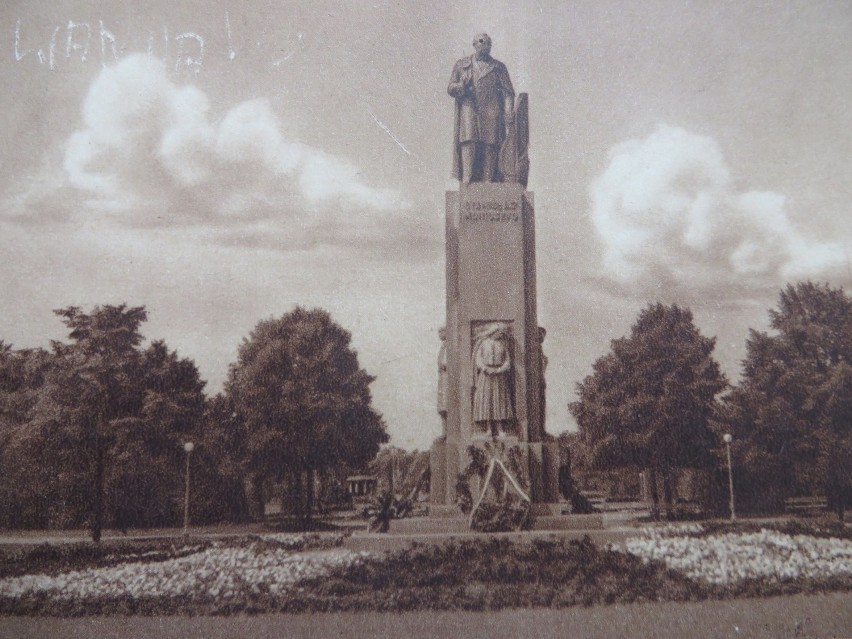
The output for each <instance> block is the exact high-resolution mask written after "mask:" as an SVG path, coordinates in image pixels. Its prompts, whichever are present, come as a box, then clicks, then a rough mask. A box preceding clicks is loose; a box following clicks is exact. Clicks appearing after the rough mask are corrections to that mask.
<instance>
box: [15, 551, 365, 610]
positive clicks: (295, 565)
mask: <svg viewBox="0 0 852 639" xmlns="http://www.w3.org/2000/svg"><path fill="white" fill-rule="evenodd" d="M274 540H275V541H277V542H280V543H281V544H282V546H281V547H270V545H268V544H267V545H265V547H261V546H259V545H258V544H256V543H252V544H249V545H248V546H246V547H236V548H234V547H231V548H229V547H222V546H221V545H215V546H213V547H211V548H209V549H207V550H204V551H202V552H198V553H196V554H193V555H189V556H187V557H180V558H178V559H171V560H167V561H163V562H151V563H140V562H134V563H127V564H121V565H118V566H112V567H108V568H92V569H87V570H79V571H72V572H67V573H63V574H61V575H57V576H53V577H52V576H47V575H24V576H21V577H14V578H10V579H4V580H0V597H13V598H29V597H32V596H47V597H49V598H51V599H55V600H66V601H67V600H72V601H73V600H76V601H80V600H90V599H96V598H102V597H106V598H117V599H118V598H120V599H140V598H143V597H150V596H162V597H181V596H188V597H192V598H207V597H211V598H216V599H227V598H229V597H232V596H237V595H238V594H246V593H249V594H263V593H268V594H270V595H280V594H283V593H284V592H286V591H287V590H288V589H289V588H290V587H292V586H293V584H295V583H296V582H298V581H300V580H302V579H306V578H310V577H320V576H323V575H325V574H328V572H329V571H330V570H331V569H332V568H335V567H338V566H347V565H352V564H354V563H357V562H359V561H361V560H362V559H363V558H364V556H365V555H366V553H355V552H353V551H350V550H345V549H341V548H335V549H332V550H319V551H309V552H306V553H301V554H300V553H293V552H292V551H291V550H289V549H288V548H291V547H293V546H296V545H298V544H297V543H292V542H293V540H292V539H289V538H287V539H284V538H280V539H279V538H274Z"/></svg>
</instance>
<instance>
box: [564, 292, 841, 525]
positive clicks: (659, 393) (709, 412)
mask: <svg viewBox="0 0 852 639" xmlns="http://www.w3.org/2000/svg"><path fill="white" fill-rule="evenodd" d="M770 325H771V329H772V331H771V332H760V331H754V330H752V331H751V332H750V335H749V338H748V341H747V351H746V358H745V360H744V361H743V371H742V378H741V380H740V382H739V383H738V384H736V385H734V386H732V385H731V384H730V383H729V381H728V380H727V379H726V378H725V376H724V374H723V373H722V372H721V370H720V368H719V365H718V364H717V363H716V361H715V360H714V359H713V349H714V346H715V340H714V339H713V338H708V337H704V336H702V335H701V334H700V332H699V331H698V329H697V328H696V327H695V325H694V323H693V318H692V314H691V312H690V311H689V310H688V309H685V308H681V307H679V306H677V305H673V306H665V305H662V304H652V305H650V306H649V307H647V308H646V309H645V310H643V311H642V312H641V313H640V315H639V318H638V320H637V322H636V324H634V326H633V327H632V330H631V333H630V335H629V337H624V338H621V339H616V340H613V342H612V349H611V351H610V352H609V353H608V354H607V355H605V356H603V357H601V358H600V359H598V360H597V361H596V362H595V363H594V366H593V373H592V374H591V375H589V376H588V377H586V379H585V380H584V381H583V382H581V383H580V384H578V385H577V392H578V396H579V397H578V400H577V401H575V402H573V403H571V404H570V405H569V409H570V410H571V412H572V414H573V415H574V416H575V417H576V419H577V422H578V424H579V428H580V442H581V448H582V450H581V451H578V452H579V455H578V457H580V458H582V459H585V460H587V462H588V464H589V465H590V466H591V467H592V468H596V469H625V468H632V469H635V470H637V471H638V470H640V469H641V470H644V471H645V472H647V473H648V475H649V479H650V481H649V485H650V489H651V497H652V500H653V503H654V507H655V510H657V511H658V508H659V506H658V505H659V503H660V502H662V503H663V504H664V505H665V507H666V510H667V512H669V513H670V512H671V510H672V505H673V483H674V478H675V475H676V474H677V472H678V471H679V470H682V469H699V470H703V471H706V472H707V474H708V477H709V478H710V488H711V489H712V485H713V484H714V483H715V484H716V485H718V480H719V478H720V477H719V474H718V473H717V475H716V481H715V482H714V481H713V472H714V470H715V471H718V470H719V469H720V468H722V467H723V462H722V454H721V453H722V451H721V443H720V442H721V436H722V434H723V433H731V434H732V435H733V437H734V442H735V449H734V450H735V455H734V464H735V469H734V470H735V481H736V484H737V487H738V490H737V492H738V497H739V499H740V503H741V505H742V506H744V507H746V508H748V509H750V510H753V511H778V510H780V509H781V508H783V505H784V500H785V499H786V498H787V497H791V496H795V495H813V494H824V495H826V496H827V498H828V500H829V503H830V505H831V506H832V507H833V508H835V509H837V510H838V514H839V515H840V516H841V517H842V514H843V508H844V506H848V504H849V502H850V492H849V491H850V486H852V476H850V469H852V463H850V462H852V299H850V298H849V296H847V295H846V294H845V293H844V292H843V290H842V289H839V288H831V287H830V286H828V285H817V284H814V283H812V282H802V283H799V284H797V285H795V286H794V285H788V286H787V287H786V288H785V289H784V290H783V291H782V292H781V295H780V299H779V303H778V308H777V309H775V310H771V311H770ZM658 486H661V487H662V492H663V495H662V499H660V496H659V495H658ZM709 492H710V494H712V490H710V491H709ZM718 492H719V491H717V494H718ZM723 503H724V502H723Z"/></svg>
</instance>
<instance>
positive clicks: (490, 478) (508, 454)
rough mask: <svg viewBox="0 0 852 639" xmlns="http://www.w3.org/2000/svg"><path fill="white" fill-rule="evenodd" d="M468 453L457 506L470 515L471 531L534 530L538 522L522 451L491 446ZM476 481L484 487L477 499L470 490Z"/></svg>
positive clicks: (460, 477) (498, 445) (460, 475)
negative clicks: (533, 507) (535, 517)
mask: <svg viewBox="0 0 852 639" xmlns="http://www.w3.org/2000/svg"><path fill="white" fill-rule="evenodd" d="M467 452H468V456H469V458H470V462H469V463H468V465H467V467H466V468H465V469H464V471H463V472H462V473H460V474H459V476H458V481H457V482H456V495H457V500H456V503H457V504H458V506H459V507H460V508H461V510H462V512H463V513H465V514H466V515H468V517H469V519H468V522H469V526H470V529H471V530H476V531H479V532H511V531H517V530H528V529H529V528H531V527H532V525H533V523H534V521H535V519H534V517H533V514H532V503H531V500H530V497H529V479H528V478H527V474H526V472H525V470H526V469H525V466H524V464H522V463H521V453H520V450H519V449H518V448H517V447H513V448H509V449H506V447H505V446H504V445H503V444H502V443H501V442H494V443H491V442H488V443H486V445H485V449H482V448H477V447H475V446H470V447H469V448H468V451H467ZM504 460H505V461H504ZM474 477H478V478H479V486H480V490H479V491H478V493H477V494H476V495H473V494H472V493H471V489H470V481H471V479H473V478H474Z"/></svg>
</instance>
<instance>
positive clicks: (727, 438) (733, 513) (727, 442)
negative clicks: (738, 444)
mask: <svg viewBox="0 0 852 639" xmlns="http://www.w3.org/2000/svg"><path fill="white" fill-rule="evenodd" d="M722 440H723V441H724V442H725V448H726V450H727V452H728V490H729V491H730V493H731V521H736V519H737V511H736V509H735V508H734V470H733V467H732V465H731V442H732V441H734V438H733V437H731V434H730V433H725V436H724V437H722Z"/></svg>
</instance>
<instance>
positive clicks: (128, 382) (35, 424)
mask: <svg viewBox="0 0 852 639" xmlns="http://www.w3.org/2000/svg"><path fill="white" fill-rule="evenodd" d="M55 313H56V314H57V315H59V316H60V317H62V318H63V319H62V321H63V323H64V324H65V325H66V326H67V327H68V328H69V329H70V333H69V337H70V339H71V342H70V343H62V342H54V343H53V361H52V365H51V366H50V368H49V370H48V372H47V374H46V376H45V381H44V384H43V385H42V386H41V388H40V392H39V396H38V399H37V401H36V403H35V405H34V407H33V410H32V418H31V420H30V421H29V422H28V423H27V424H26V427H25V433H26V437H25V438H24V439H23V440H22V441H23V442H24V443H25V444H26V448H27V450H28V451H29V452H30V457H31V459H33V460H35V461H36V462H37V463H38V465H40V467H41V468H42V469H44V471H45V472H49V473H50V474H51V475H52V476H54V477H55V478H56V483H57V484H58V485H59V486H60V487H61V488H62V490H63V491H65V493H64V498H63V499H55V500H54V503H52V504H51V505H50V506H51V507H53V508H57V509H60V511H61V513H62V514H63V515H64V517H63V518H61V519H59V524H60V525H78V524H80V523H83V522H84V521H85V522H87V523H88V524H89V527H90V529H91V535H92V539H93V540H94V541H96V542H97V541H100V538H101V532H102V529H103V527H104V525H105V523H106V522H107V521H111V522H112V523H114V524H116V525H118V526H119V527H121V528H125V527H127V526H129V525H152V524H166V523H173V522H174V521H175V520H176V518H177V510H178V507H177V503H178V500H177V499H176V497H177V493H179V490H180V485H181V483H180V479H181V476H182V475H181V470H180V469H181V462H182V451H181V450H180V443H181V440H182V439H183V437H184V436H185V434H186V433H190V432H192V430H193V429H194V428H196V425H197V423H198V422H199V420H200V417H201V415H202V414H203V409H204V396H203V394H202V389H203V386H204V383H203V382H202V381H201V380H200V379H199V377H198V371H197V369H196V368H195V365H194V364H193V363H192V362H191V361H189V360H181V359H179V358H178V357H177V355H176V354H175V353H173V352H169V350H168V349H167V347H166V346H165V344H163V343H162V342H154V343H153V344H151V345H150V346H149V347H148V348H147V349H146V350H142V349H141V343H142V335H141V333H140V331H139V328H140V325H141V324H142V322H144V321H145V319H146V318H147V313H146V311H145V308H144V307H130V308H128V307H127V306H126V305H124V304H122V305H119V306H109V305H107V306H96V307H95V308H94V309H93V310H92V311H91V312H90V313H85V312H83V311H82V310H81V309H80V308H78V307H68V308H64V309H59V310H57V311H55Z"/></svg>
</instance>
